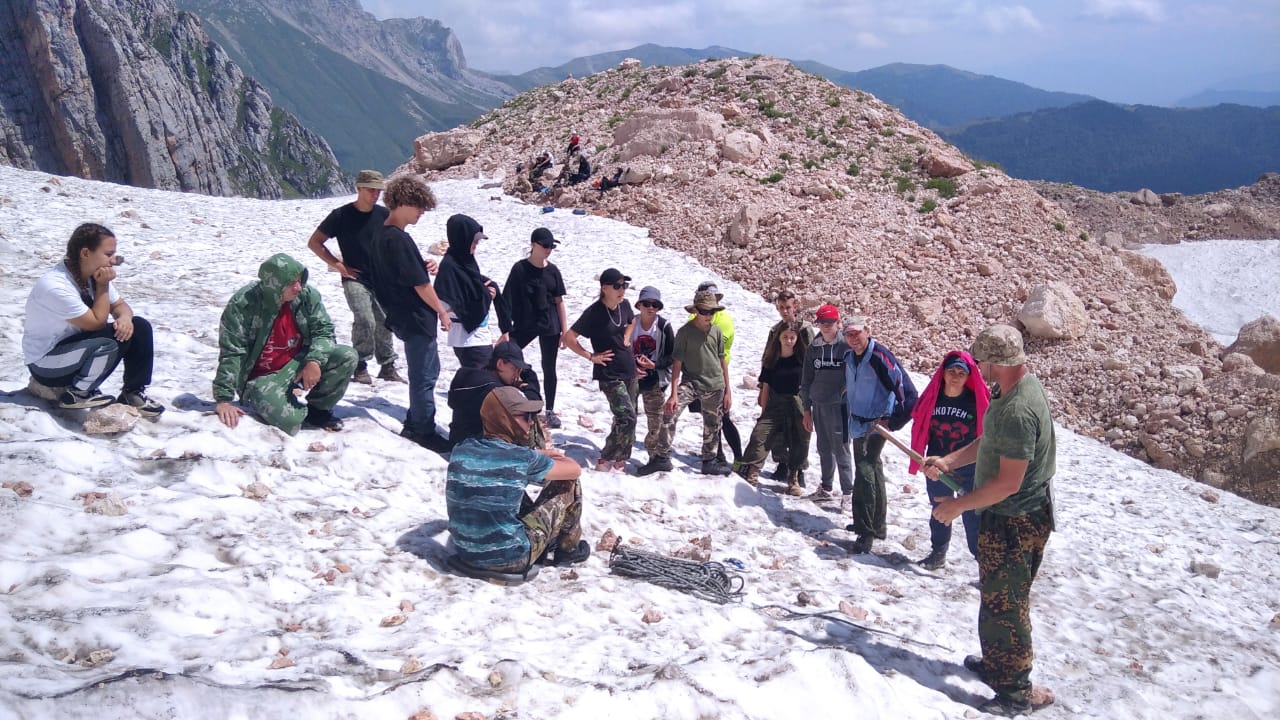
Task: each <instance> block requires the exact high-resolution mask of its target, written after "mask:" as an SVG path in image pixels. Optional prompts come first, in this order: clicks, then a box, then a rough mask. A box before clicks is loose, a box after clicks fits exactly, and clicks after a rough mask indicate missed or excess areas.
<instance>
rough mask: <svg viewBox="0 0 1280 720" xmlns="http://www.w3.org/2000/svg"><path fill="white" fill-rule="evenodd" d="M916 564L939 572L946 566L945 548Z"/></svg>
mask: <svg viewBox="0 0 1280 720" xmlns="http://www.w3.org/2000/svg"><path fill="white" fill-rule="evenodd" d="M916 564H917V565H919V566H920V567H922V568H924V569H925V570H941V569H942V568H943V567H944V566H945V565H946V564H947V550H946V548H934V549H933V551H932V552H930V553H929V554H928V555H926V556H925V558H924V559H923V560H921V561H920V562H918V563H916ZM979 662H981V660H979Z"/></svg>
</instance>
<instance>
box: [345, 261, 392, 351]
mask: <svg viewBox="0 0 1280 720" xmlns="http://www.w3.org/2000/svg"><path fill="white" fill-rule="evenodd" d="M342 294H343V295H345V296H346V298H347V307H349V308H351V344H352V345H353V346H354V347H355V349H356V352H358V353H360V361H361V362H369V360H370V359H373V358H376V359H377V360H378V364H379V365H395V363H396V348H395V345H394V344H393V343H392V341H391V331H390V330H388V329H387V314H386V313H384V312H383V311H382V306H381V305H379V304H378V300H377V298H375V297H374V296H373V291H372V290H370V289H369V286H367V285H365V284H364V283H362V282H359V281H357V280H346V279H344V280H343V281H342Z"/></svg>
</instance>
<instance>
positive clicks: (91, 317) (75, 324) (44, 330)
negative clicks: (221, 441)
mask: <svg viewBox="0 0 1280 720" xmlns="http://www.w3.org/2000/svg"><path fill="white" fill-rule="evenodd" d="M116 263H117V258H116V237H115V234H114V233H112V232H111V231H110V230H108V229H107V228H105V227H103V226H102V225H98V224H96V223H84V224H83V225H81V226H80V227H78V228H76V229H75V232H73V233H71V239H70V240H68V241H67V255H66V257H64V258H63V259H62V262H60V263H58V264H57V265H56V266H54V267H53V268H51V269H50V270H49V271H48V272H46V273H45V274H44V275H43V276H41V278H40V279H39V280H37V281H36V285H35V287H34V288H32V289H31V294H30V295H29V296H28V297H27V309H26V318H25V319H24V321H23V329H22V354H23V360H24V362H26V364H27V369H28V370H30V371H31V376H32V377H33V378H34V379H35V380H36V381H37V382H39V383H41V384H43V385H47V386H50V387H65V388H66V391H65V392H63V393H62V395H61V396H60V397H59V398H58V406H59V407H62V408H68V409H78V408H94V407H100V406H102V405H108V404H110V403H113V402H121V403H125V404H127V405H132V406H133V407H135V408H137V409H138V412H139V413H140V414H142V415H144V416H146V417H154V416H156V415H159V414H160V413H162V412H164V406H163V405H161V404H160V403H158V402H156V401H154V400H152V399H150V398H148V397H147V395H146V388H147V385H150V384H151V369H152V364H153V360H154V352H153V344H152V334H151V323H149V322H147V321H146V319H144V318H141V317H137V316H135V315H134V314H133V308H130V307H129V303H126V302H125V301H124V300H123V299H122V298H121V297H120V294H119V293H117V292H116V288H115V285H114V284H112V282H111V281H112V280H114V279H115V277H116V271H115V265H116ZM121 360H124V383H123V387H122V391H121V393H120V396H119V398H118V399H117V398H114V397H112V396H110V395H106V394H104V393H102V392H100V391H99V390H98V387H99V386H100V385H102V382H103V381H104V380H106V379H107V377H108V376H109V375H111V373H112V371H114V370H115V369H116V365H118V364H119V363H120V361H121Z"/></svg>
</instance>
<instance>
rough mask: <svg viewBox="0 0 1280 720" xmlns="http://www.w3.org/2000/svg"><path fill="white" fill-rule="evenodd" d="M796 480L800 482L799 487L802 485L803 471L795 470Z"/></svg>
mask: <svg viewBox="0 0 1280 720" xmlns="http://www.w3.org/2000/svg"><path fill="white" fill-rule="evenodd" d="M796 482H798V483H800V487H804V471H803V470H798V471H796Z"/></svg>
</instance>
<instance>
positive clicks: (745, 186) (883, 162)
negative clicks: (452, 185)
mask: <svg viewBox="0 0 1280 720" xmlns="http://www.w3.org/2000/svg"><path fill="white" fill-rule="evenodd" d="M574 133H577V134H579V135H581V136H582V138H583V140H582V143H583V147H585V148H586V149H587V150H588V152H589V153H590V154H591V156H592V158H593V164H594V165H595V170H596V174H597V175H600V174H604V175H606V176H611V175H612V174H613V173H614V172H615V171H616V170H619V169H621V170H623V173H622V175H621V179H622V180H623V181H624V182H625V183H626V184H624V185H623V186H622V187H620V188H618V189H614V190H610V191H608V192H604V193H600V192H598V191H596V190H593V189H591V188H589V187H585V186H576V187H572V188H567V189H556V190H553V191H551V192H548V193H535V192H532V191H531V189H530V188H529V187H528V185H527V183H525V182H523V181H522V180H521V178H520V177H519V176H518V175H517V174H516V173H514V172H513V170H514V167H515V165H516V163H517V162H519V161H522V160H527V159H528V158H529V157H531V156H532V155H534V154H535V153H536V152H537V151H539V150H541V149H543V148H544V147H545V148H549V149H551V150H553V151H554V152H556V153H560V152H561V151H562V150H563V148H564V146H565V145H566V144H567V141H568V137H569V135H571V134H574ZM415 148H416V153H415V156H414V157H413V158H411V159H410V160H409V161H408V162H407V163H406V164H405V165H404V166H402V167H401V168H400V170H399V171H400V172H417V173H421V174H422V175H424V176H426V177H427V178H429V179H434V178H445V177H475V176H486V177H490V176H505V177H506V180H505V182H504V186H505V188H506V189H507V191H508V192H510V193H513V194H516V195H518V196H520V197H523V198H524V199H526V200H528V201H531V202H536V203H538V204H542V205H548V204H553V205H555V206H557V207H561V208H568V207H573V208H588V209H589V210H590V211H591V212H593V213H599V214H603V215H607V216H610V217H614V218H618V219H621V220H625V221H627V222H629V223H633V224H636V225H640V226H644V227H647V228H649V230H650V233H651V235H652V237H653V238H654V239H655V241H656V242H658V243H660V244H662V245H666V246H670V247H674V248H677V249H679V250H681V251H683V252H686V253H689V254H690V255H692V256H694V257H696V258H698V259H699V260H700V261H701V262H703V263H704V264H706V265H708V266H710V267H713V268H715V269H716V270H717V271H719V272H721V273H723V274H725V275H727V276H729V277H732V278H734V279H735V280H737V281H738V282H740V283H742V284H743V285H744V286H746V287H748V288H750V289H753V290H755V291H757V292H760V293H761V294H764V295H766V296H767V295H769V294H771V293H773V292H776V291H777V290H779V289H782V288H791V289H793V290H795V291H796V292H797V293H798V294H800V295H801V296H802V297H803V298H804V302H805V304H806V306H807V309H809V310H811V309H812V308H814V307H815V306H817V305H818V304H820V303H823V302H828V301H830V302H835V303H836V304H838V305H839V306H840V307H841V308H842V310H843V311H844V312H845V313H848V312H851V311H854V310H856V311H860V312H863V313H865V314H866V315H868V317H869V318H870V319H871V322H872V326H873V327H872V331H873V333H874V335H875V336H876V337H877V338H879V339H880V340H882V341H883V342H885V343H886V344H887V345H888V346H889V347H890V348H892V349H893V350H894V351H895V352H896V353H897V355H898V356H899V357H900V358H902V359H903V360H904V362H907V363H908V364H909V365H910V366H911V367H912V368H913V369H914V370H916V371H919V372H926V373H927V372H930V371H932V369H933V367H934V364H935V363H936V362H938V358H940V357H941V356H942V354H943V353H944V352H945V351H946V350H947V349H949V348H953V347H961V348H967V347H968V346H969V344H970V342H971V339H972V338H973V337H974V335H976V333H977V332H979V331H980V330H981V329H982V328H983V327H985V326H986V325H988V324H990V323H993V322H1009V323H1015V324H1020V325H1022V326H1024V327H1034V326H1036V325H1037V323H1039V324H1042V325H1045V326H1046V327H1049V328H1050V331H1048V332H1044V331H1040V330H1037V333H1038V334H1039V335H1040V336H1037V335H1034V334H1032V335H1031V336H1030V337H1029V338H1028V352H1029V354H1030V357H1031V365H1032V367H1033V368H1034V370H1035V372H1036V373H1037V374H1038V375H1039V376H1040V377H1041V378H1042V379H1043V380H1044V382H1045V385H1046V387H1047V388H1048V390H1049V393H1050V396H1051V398H1052V401H1053V405H1054V410H1055V413H1056V417H1057V418H1059V419H1060V420H1061V421H1062V422H1063V423H1065V424H1066V425H1068V426H1069V427H1071V428H1073V429H1075V430H1077V431H1079V432H1082V433H1084V434H1086V435H1089V436H1092V437H1095V438H1097V439H1099V440H1102V441H1104V442H1107V443H1109V444H1110V445H1111V446H1113V447H1115V448H1118V449H1121V450H1123V451H1125V452H1127V453H1130V454H1132V455H1134V456H1136V457H1139V458H1142V459H1144V460H1147V461H1150V462H1152V463H1154V464H1156V465H1158V466H1160V467H1165V468H1169V469H1174V470H1177V471H1179V472H1182V473H1184V474H1186V475H1189V476H1192V477H1195V478H1198V479H1202V480H1204V481H1206V482H1209V483H1212V484H1215V485H1218V486H1223V487H1227V488H1229V489H1231V490H1234V491H1238V492H1240V493H1241V494H1244V495H1246V496H1249V497H1252V498H1254V499H1257V500H1260V501H1263V502H1268V503H1271V504H1276V503H1277V502H1280V492H1278V491H1277V489H1276V488H1275V487H1274V478H1275V477H1276V469H1277V467H1280V436H1277V435H1276V434H1275V428H1276V426H1277V424H1278V423H1277V422H1276V415H1277V413H1278V412H1280V410H1278V409H1280V376H1276V375H1270V374H1267V373H1265V372H1264V371H1262V370H1261V369H1260V368H1258V367H1257V366H1256V365H1255V364H1254V363H1253V362H1252V360H1251V359H1250V358H1249V357H1247V356H1245V355H1243V354H1239V353H1236V354H1230V355H1227V356H1226V357H1225V359H1223V358H1222V357H1220V355H1221V354H1222V352H1223V351H1222V348H1221V347H1220V346H1218V344H1217V343H1216V342H1215V341H1214V340H1213V339H1212V338H1211V337H1210V336H1209V335H1208V334H1207V333H1205V332H1204V331H1203V330H1201V329H1200V328H1199V327H1198V326H1196V325H1195V324H1194V323H1192V322H1190V321H1189V320H1188V319H1187V318H1186V317H1184V316H1183V315H1182V313H1181V312H1180V311H1178V310H1177V309H1175V308H1174V307H1173V306H1172V305H1171V304H1170V302H1169V300H1170V298H1172V297H1173V294H1174V293H1175V292H1176V287H1175V286H1174V284H1173V282H1172V280H1171V279H1170V278H1169V276H1168V273H1166V272H1165V271H1164V269H1163V268H1162V267H1161V266H1160V264H1159V263H1158V262H1156V261H1154V260H1152V259H1149V258H1147V257H1144V256H1142V255H1139V254H1137V253H1134V252H1131V251H1129V250H1126V249H1123V247H1111V246H1108V245H1105V244H1102V243H1100V242H1099V241H1098V238H1096V237H1094V235H1093V234H1091V233H1090V232H1089V230H1088V229H1086V228H1085V227H1084V226H1083V224H1082V223H1081V222H1080V221H1079V220H1078V219H1077V218H1075V217H1074V216H1073V215H1072V214H1071V212H1069V211H1068V210H1067V209H1066V208H1064V207H1063V206H1062V205H1060V204H1058V203H1056V202H1054V201H1052V200H1049V199H1046V198H1045V197H1043V196H1041V195H1040V194H1038V193H1037V192H1036V189H1035V187H1033V186H1032V185H1031V184H1030V183H1027V182H1023V181H1019V180H1015V179H1012V178H1009V177H1008V176H1006V175H1004V174H1003V173H1002V172H1000V171H998V170H997V169H995V168H990V167H978V166H975V165H974V164H973V163H972V162H971V161H970V160H968V159H967V158H965V157H964V156H963V155H961V154H960V153H959V152H958V151H957V150H956V149H955V148H953V147H951V146H949V145H947V144H946V143H945V142H944V141H942V140H941V139H939V138H938V137H937V136H936V135H934V134H933V133H932V132H930V131H929V130H927V129H925V128H923V127H921V126H919V125H917V124H915V123H913V122H911V121H910V120H908V119H907V118H906V117H905V116H903V115H902V114H901V113H900V112H899V111H897V110H896V109H894V108H892V107H889V106H887V105H885V104H884V103H882V102H880V101H879V100H877V99H876V98H875V97H873V96H871V95H868V94H866V93H863V92H858V91H852V90H848V89H845V88H842V87H839V86H836V85H834V84H832V83H830V82H828V81H826V80H823V79H821V78H818V77H816V76H813V75H809V74H807V73H804V72H802V71H800V70H798V69H796V68H795V67H794V66H792V65H791V64H789V63H787V62H785V61H780V60H776V59H772V58H755V59H749V60H736V59H730V60H717V61H706V62H702V63H698V64H696V65H692V66H685V67H666V68H651V69H640V68H639V67H638V63H628V62H624V63H623V64H622V65H621V66H620V67H619V68H617V69H613V70H609V71H606V72H602V73H599V74H596V75H593V76H590V77H586V78H581V79H571V80H567V81H565V82H563V83H560V84H558V85H554V86H547V87H543V88H539V89H536V90H533V91H530V92H527V93H525V94H522V95H520V96H517V97H516V98H514V99H512V100H511V101H509V102H507V103H506V104H505V105H503V106H502V107H501V108H499V109H498V110H496V111H494V112H492V113H490V114H488V115H486V116H484V117H482V118H480V119H479V120H477V121H476V122H474V123H472V125H471V126H469V127H467V128H459V129H456V130H453V131H450V132H449V133H443V134H431V135H426V136H423V137H421V138H419V139H418V140H417V141H416V142H415ZM624 270H625V271H626V272H628V273H629V274H631V275H633V276H635V277H637V278H638V279H642V278H643V277H644V275H645V273H646V272H655V271H656V269H653V268H648V269H646V268H645V267H644V260H643V258H642V257H637V258H636V263H635V265H634V266H633V267H629V268H624ZM691 284H692V280H691ZM1033 298H1034V300H1035V302H1028V300H1029V299H1033ZM1046 335H1050V336H1056V338H1051V337H1046ZM1268 428H1270V429H1268ZM1255 435H1260V437H1261V438H1262V439H1256V440H1254V441H1252V443H1251V445H1250V447H1253V448H1261V450H1260V451H1258V452H1252V453H1246V448H1245V444H1246V442H1245V438H1246V436H1250V437H1252V436H1255Z"/></svg>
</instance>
